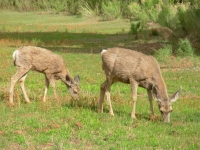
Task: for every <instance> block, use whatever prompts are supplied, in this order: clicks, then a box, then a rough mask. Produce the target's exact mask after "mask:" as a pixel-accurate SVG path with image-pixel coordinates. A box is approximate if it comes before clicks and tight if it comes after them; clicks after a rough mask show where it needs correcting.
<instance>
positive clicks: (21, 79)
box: [19, 74, 30, 103]
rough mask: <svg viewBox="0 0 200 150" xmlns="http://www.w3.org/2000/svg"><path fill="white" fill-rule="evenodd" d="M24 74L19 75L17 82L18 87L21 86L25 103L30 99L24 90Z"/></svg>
mask: <svg viewBox="0 0 200 150" xmlns="http://www.w3.org/2000/svg"><path fill="white" fill-rule="evenodd" d="M26 76H27V74H25V75H24V76H23V77H21V78H20V79H19V83H20V87H21V90H22V92H23V94H24V98H25V100H26V102H27V103H30V100H29V98H28V95H27V93H26V90H25V87H24V81H25V79H26Z"/></svg>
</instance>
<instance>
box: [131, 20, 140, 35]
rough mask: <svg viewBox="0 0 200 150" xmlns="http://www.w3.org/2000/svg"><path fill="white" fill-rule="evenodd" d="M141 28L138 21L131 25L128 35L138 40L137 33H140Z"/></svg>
mask: <svg viewBox="0 0 200 150" xmlns="http://www.w3.org/2000/svg"><path fill="white" fill-rule="evenodd" d="M141 30H142V28H141V25H140V22H139V21H135V22H132V23H131V28H130V33H131V34H134V35H135V38H136V39H138V33H139V32H141Z"/></svg>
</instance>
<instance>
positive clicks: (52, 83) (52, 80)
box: [50, 78, 58, 101]
mask: <svg viewBox="0 0 200 150" xmlns="http://www.w3.org/2000/svg"><path fill="white" fill-rule="evenodd" d="M50 84H51V86H52V87H53V92H54V97H55V99H56V101H58V97H57V92H56V83H55V80H54V79H53V78H51V80H50Z"/></svg>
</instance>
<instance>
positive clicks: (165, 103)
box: [152, 86, 182, 123]
mask: <svg viewBox="0 0 200 150" xmlns="http://www.w3.org/2000/svg"><path fill="white" fill-rule="evenodd" d="M181 90H182V87H180V89H179V90H178V91H177V92H175V93H174V94H172V95H171V96H170V97H169V98H167V99H166V98H165V99H163V98H162V97H161V96H158V94H157V91H156V88H155V87H154V86H153V88H152V92H153V95H154V97H155V100H156V101H157V103H158V108H159V110H160V113H161V115H162V117H163V120H164V122H167V123H169V122H170V113H171V112H172V103H173V102H175V101H176V100H177V99H178V98H179V95H180V92H181Z"/></svg>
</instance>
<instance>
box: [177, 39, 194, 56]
mask: <svg viewBox="0 0 200 150" xmlns="http://www.w3.org/2000/svg"><path fill="white" fill-rule="evenodd" d="M178 46H179V47H178V49H177V50H176V54H177V56H180V57H187V56H191V57H193V56H194V51H195V50H194V48H192V45H191V43H190V41H189V40H188V39H187V38H185V39H183V40H182V39H180V40H179V43H178Z"/></svg>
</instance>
